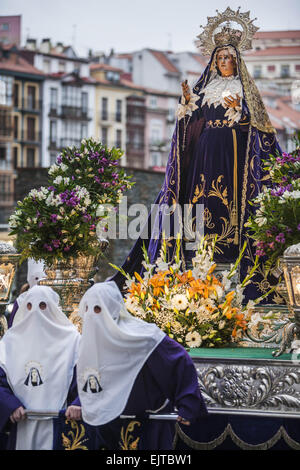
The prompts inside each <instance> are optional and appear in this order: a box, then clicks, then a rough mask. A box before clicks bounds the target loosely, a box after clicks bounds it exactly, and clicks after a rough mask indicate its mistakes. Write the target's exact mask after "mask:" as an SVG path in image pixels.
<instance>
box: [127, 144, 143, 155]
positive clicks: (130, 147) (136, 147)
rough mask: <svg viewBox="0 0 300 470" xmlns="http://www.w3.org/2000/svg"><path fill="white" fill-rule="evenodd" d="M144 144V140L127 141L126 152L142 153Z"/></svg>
mask: <svg viewBox="0 0 300 470" xmlns="http://www.w3.org/2000/svg"><path fill="white" fill-rule="evenodd" d="M144 151H145V144H144V142H132V141H131V142H127V144H126V153H127V154H129V153H144Z"/></svg>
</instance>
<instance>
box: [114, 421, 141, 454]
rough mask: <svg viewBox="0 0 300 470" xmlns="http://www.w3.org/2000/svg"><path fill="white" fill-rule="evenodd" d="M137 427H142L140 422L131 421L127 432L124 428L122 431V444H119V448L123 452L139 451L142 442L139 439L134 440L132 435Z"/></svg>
mask: <svg viewBox="0 0 300 470" xmlns="http://www.w3.org/2000/svg"><path fill="white" fill-rule="evenodd" d="M135 426H138V427H139V426H141V423H140V422H139V421H130V423H129V424H128V426H127V427H126V430H124V426H122V429H121V442H119V446H120V449H121V450H137V448H138V444H139V441H140V438H139V437H136V438H134V437H133V436H132V435H131V433H132V432H133V431H134V428H135Z"/></svg>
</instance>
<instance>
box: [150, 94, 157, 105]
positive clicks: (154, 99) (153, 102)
mask: <svg viewBox="0 0 300 470" xmlns="http://www.w3.org/2000/svg"><path fill="white" fill-rule="evenodd" d="M149 104H150V108H157V98H156V96H151V97H150V100H149Z"/></svg>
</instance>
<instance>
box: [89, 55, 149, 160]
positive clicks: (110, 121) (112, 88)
mask: <svg viewBox="0 0 300 470" xmlns="http://www.w3.org/2000/svg"><path fill="white" fill-rule="evenodd" d="M90 73H91V76H92V78H93V79H95V80H96V82H97V83H96V92H95V106H94V122H95V129H94V137H95V138H96V139H99V140H100V141H101V142H102V143H103V144H105V145H107V146H108V147H110V148H111V147H117V148H121V149H122V150H123V151H124V156H123V157H122V165H126V163H127V161H126V160H127V159H126V147H127V142H128V139H127V130H128V129H127V124H128V123H127V98H128V97H130V96H134V95H137V96H141V95H143V90H142V88H140V87H138V86H135V85H133V84H132V83H131V82H130V81H128V80H122V79H121V74H122V73H123V71H122V70H121V69H118V68H116V67H112V66H110V65H107V64H92V65H90Z"/></svg>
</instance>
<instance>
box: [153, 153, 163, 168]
mask: <svg viewBox="0 0 300 470" xmlns="http://www.w3.org/2000/svg"><path fill="white" fill-rule="evenodd" d="M151 166H161V154H160V153H151Z"/></svg>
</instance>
